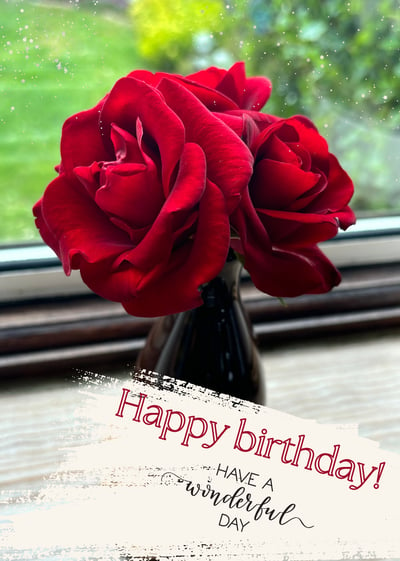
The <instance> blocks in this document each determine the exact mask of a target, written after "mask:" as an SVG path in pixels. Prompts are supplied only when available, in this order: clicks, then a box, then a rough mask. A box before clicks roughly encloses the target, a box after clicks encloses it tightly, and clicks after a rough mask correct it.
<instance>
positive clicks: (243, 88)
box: [128, 62, 272, 112]
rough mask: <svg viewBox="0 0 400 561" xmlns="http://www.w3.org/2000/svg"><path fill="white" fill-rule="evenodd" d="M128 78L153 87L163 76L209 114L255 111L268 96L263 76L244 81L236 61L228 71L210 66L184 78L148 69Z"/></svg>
mask: <svg viewBox="0 0 400 561" xmlns="http://www.w3.org/2000/svg"><path fill="white" fill-rule="evenodd" d="M128 76H131V77H133V78H137V79H138V80H143V81H144V82H146V83H147V84H150V85H152V86H155V87H156V86H157V84H158V83H159V81H160V80H162V79H163V78H165V77H167V78H168V79H169V80H174V81H177V82H179V83H180V84H181V85H183V86H184V87H185V88H186V89H188V90H189V91H190V92H192V93H193V94H194V95H195V96H196V97H197V98H198V99H199V100H200V101H201V102H202V103H203V104H204V105H205V106H206V107H207V108H208V109H209V110H210V111H213V112H229V111H235V110H237V109H244V110H247V111H259V110H260V109H262V107H263V106H264V105H265V103H266V102H267V101H268V99H269V97H270V95H271V89H272V86H271V82H270V80H268V78H264V77H263V76H255V77H250V78H246V72H245V66H244V63H243V62H237V63H236V64H234V65H233V66H232V67H231V68H230V69H229V70H224V69H222V68H216V67H210V68H207V69H206V70H201V71H200V72H196V73H195V74H190V75H188V76H180V75H179V74H167V73H165V72H156V73H155V74H153V73H151V72H149V71H148V70H135V71H133V72H131V73H130V74H129V75H128Z"/></svg>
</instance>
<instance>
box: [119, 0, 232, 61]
mask: <svg viewBox="0 0 400 561" xmlns="http://www.w3.org/2000/svg"><path fill="white" fill-rule="evenodd" d="M222 11H223V4H222V3H221V0H207V1H206V2H205V1H204V0H173V2H172V1H168V0H134V1H133V2H132V4H131V6H130V14H131V18H132V22H133V27H134V32H135V37H136V44H137V49H138V52H139V54H140V55H141V56H142V57H143V58H144V59H145V60H148V61H149V62H150V63H151V64H152V65H154V66H155V67H157V69H162V70H166V71H169V70H175V69H176V67H177V66H180V67H182V66H183V67H184V66H185V61H189V60H190V58H191V54H193V38H194V37H195V36H196V35H197V34H201V33H204V32H207V31H208V30H210V29H212V28H213V26H214V25H215V22H218V20H219V19H220V17H221V14H222ZM189 64H190V63H189Z"/></svg>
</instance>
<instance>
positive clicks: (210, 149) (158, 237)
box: [33, 63, 355, 317]
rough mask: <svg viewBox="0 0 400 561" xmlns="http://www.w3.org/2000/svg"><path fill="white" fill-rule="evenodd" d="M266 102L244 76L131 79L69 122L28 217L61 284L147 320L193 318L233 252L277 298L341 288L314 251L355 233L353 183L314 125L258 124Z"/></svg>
mask: <svg viewBox="0 0 400 561" xmlns="http://www.w3.org/2000/svg"><path fill="white" fill-rule="evenodd" d="M270 92H271V84H270V82H269V80H267V79H266V78H261V77H257V78H247V77H246V75H245V70H244V65H243V63H237V64H235V65H234V66H233V67H232V68H231V69H230V70H228V71H227V70H221V69H217V68H209V69H207V70H204V71H201V72H197V73H195V74H192V75H190V76H187V77H183V76H178V75H173V74H167V73H155V74H152V73H150V72H147V71H134V72H132V73H130V74H129V75H128V76H126V77H124V78H122V79H121V80H119V81H118V82H117V83H116V84H115V85H114V87H113V88H112V90H111V91H110V92H109V93H108V94H107V95H106V96H105V97H104V98H103V99H102V100H101V101H100V102H99V103H98V104H97V105H96V106H95V107H94V108H92V109H90V110H88V111H83V112H81V113H78V114H76V115H74V116H72V117H70V118H69V119H67V121H66V122H65V124H64V126H63V130H62V137H61V163H60V165H59V166H58V167H57V172H58V176H57V177H56V178H55V179H54V180H53V181H52V182H51V183H50V184H49V185H48V187H47V188H46V190H45V192H44V194H43V197H42V198H41V199H40V200H39V201H38V202H37V203H36V205H35V206H34V209H33V212H34V215H35V217H36V224H37V227H38V228H39V230H40V233H41V235H42V237H43V239H44V241H45V242H46V243H47V244H48V245H49V246H50V247H51V248H52V249H53V250H54V251H55V252H56V254H57V255H58V256H59V258H60V259H61V261H62V264H63V267H64V270H65V272H66V274H69V273H70V271H71V269H79V270H80V272H81V275H82V278H83V280H84V282H85V283H86V284H87V285H88V286H89V288H90V289H92V290H93V291H94V292H96V293H97V294H99V295H101V296H103V297H104V298H106V299H109V300H113V301H117V302H121V303H122V305H123V306H124V308H125V309H126V311H127V312H128V313H130V314H132V315H137V316H149V317H150V316H159V315H166V314H170V313H175V312H179V311H183V310H187V309H190V308H194V307H196V306H199V305H201V304H202V299H201V294H200V290H199V288H200V287H201V286H202V285H204V284H205V283H207V282H209V281H210V280H211V279H212V278H214V277H215V276H216V275H217V274H218V273H219V272H220V271H221V269H222V268H223V266H224V263H225V261H226V258H227V255H228V252H229V249H230V248H232V249H234V250H235V251H236V252H237V253H238V254H239V255H240V256H241V258H242V261H243V263H244V266H245V268H246V269H247V270H248V272H249V274H250V275H251V277H252V279H253V281H254V283H255V285H256V286H257V287H258V288H259V289H260V290H262V291H264V292H267V293H268V294H271V295H273V296H281V297H283V296H296V295H299V294H305V293H321V292H326V291H328V290H330V289H331V288H332V287H333V286H335V285H337V284H338V283H339V282H340V276H339V273H338V271H337V270H336V268H335V267H334V266H333V264H332V263H330V261H329V260H328V259H327V258H326V257H325V256H324V254H323V253H322V252H321V250H320V249H319V248H318V247H317V244H318V243H319V242H321V241H323V240H326V239H329V238H331V237H333V236H334V235H335V234H336V233H337V231H338V229H339V227H340V228H347V227H348V226H349V225H350V224H352V223H353V222H354V220H355V219H354V214H353V212H352V211H351V209H350V208H349V206H348V203H349V201H350V199H351V196H352V193H353V185H352V182H351V180H350V178H349V177H348V175H347V174H346V172H345V171H344V170H343V169H342V168H341V167H340V165H339V163H338V161H337V159H336V158H335V156H333V155H332V154H331V153H330V152H329V150H328V147H327V144H326V142H325V140H324V139H323V138H322V137H321V136H320V135H319V133H318V132H317V130H316V128H315V127H314V125H313V124H312V123H311V121H309V120H308V119H306V118H305V117H302V116H297V117H292V118H290V119H280V118H277V117H274V116H271V115H267V114H264V113H261V109H262V107H263V106H264V104H265V103H266V101H267V100H268V98H269V95H270Z"/></svg>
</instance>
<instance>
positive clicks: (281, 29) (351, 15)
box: [0, 0, 400, 243]
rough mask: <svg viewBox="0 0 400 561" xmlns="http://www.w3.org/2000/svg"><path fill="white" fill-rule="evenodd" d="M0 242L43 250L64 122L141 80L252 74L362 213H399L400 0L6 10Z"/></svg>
mask: <svg viewBox="0 0 400 561" xmlns="http://www.w3.org/2000/svg"><path fill="white" fill-rule="evenodd" d="M0 4H1V11H0V14H1V16H0V32H1V33H0V34H1V58H0V194H1V205H0V242H3V243H11V242H16V241H18V242H22V241H29V240H30V241H35V240H36V241H38V240H39V236H38V234H37V232H36V230H35V227H34V224H33V218H32V214H31V207H32V205H33V204H34V203H35V202H36V200H37V199H38V198H39V197H40V196H41V194H42V192H43V190H44V188H45V186H46V185H47V183H48V182H49V181H51V179H52V178H53V177H55V172H54V166H55V165H56V164H57V163H58V162H59V141H60V134H61V127H62V123H63V122H64V120H65V119H66V118H67V117H69V116H70V115H72V114H73V113H75V112H78V111H81V110H84V109H87V108H89V107H92V106H93V105H94V104H95V103H96V102H97V101H98V100H99V99H100V98H101V97H102V96H104V94H105V93H106V92H107V91H108V90H109V89H110V88H111V87H112V85H113V84H114V82H115V81H116V80H117V79H118V78H120V77H121V76H123V75H126V74H127V73H128V72H130V71H131V70H134V69H136V68H147V69H149V70H154V71H155V70H166V71H169V72H178V73H184V74H186V73H191V72H194V71H196V70H199V69H201V68H205V67H207V66H210V65H216V66H221V67H225V68H228V67H229V66H230V65H231V64H233V63H234V62H235V61H237V60H243V61H245V63H246V68H247V73H248V75H256V74H263V75H266V76H268V77H269V78H270V79H271V81H272V83H273V94H272V97H271V99H270V100H269V102H268V103H267V106H266V108H265V111H267V112H269V113H274V114H277V115H282V116H285V117H288V116H290V115H293V114H296V113H302V114H305V115H307V116H308V117H310V118H311V119H312V120H313V121H314V122H315V123H316V124H317V126H318V128H319V130H320V132H321V134H323V135H324V136H325V137H326V138H327V139H328V141H329V144H330V148H331V151H333V152H334V153H335V154H336V155H338V156H339V159H340V161H341V163H342V165H343V167H345V169H346V170H347V171H348V172H349V173H350V175H351V176H352V178H353V179H354V182H355V186H356V194H355V198H354V204H353V206H354V207H355V209H356V211H357V212H358V214H359V215H363V214H367V215H370V214H371V213H372V214H374V215H376V214H385V215H387V214H398V213H399V210H400V181H399V169H400V165H399V164H400V101H399V100H400V10H399V8H400V4H399V2H398V1H397V0H354V1H349V2H344V1H342V0H324V1H323V2H321V1H320V0H310V1H308V2H306V3H304V4H302V3H299V2H296V1H293V0H289V1H280V0H270V1H268V0H237V1H234V2H229V0H226V1H225V2H222V1H221V0H132V2H129V3H128V2H126V1H125V0H114V1H112V0H109V1H105V0H93V1H90V0H81V1H67V0H52V1H49V2H47V1H40V2H37V1H33V0H1V2H0Z"/></svg>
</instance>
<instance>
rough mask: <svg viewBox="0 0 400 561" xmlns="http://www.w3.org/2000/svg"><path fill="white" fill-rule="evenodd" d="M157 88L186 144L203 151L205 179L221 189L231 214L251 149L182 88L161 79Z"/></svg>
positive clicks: (246, 175)
mask: <svg viewBox="0 0 400 561" xmlns="http://www.w3.org/2000/svg"><path fill="white" fill-rule="evenodd" d="M159 88H160V91H161V92H162V93H163V95H164V97H165V100H166V102H167V103H168V105H169V106H170V107H171V108H172V109H173V110H174V111H176V113H177V115H179V117H180V118H181V119H182V121H183V122H184V123H185V132H186V140H187V142H195V143H197V144H199V145H200V146H201V147H202V148H203V150H204V153H205V155H206V159H207V177H208V178H209V179H210V180H211V181H212V182H213V183H215V184H216V185H218V187H219V188H220V189H221V190H222V192H223V193H224V196H225V198H226V201H227V208H228V212H229V213H230V212H232V210H233V209H234V208H235V207H236V206H237V204H238V202H239V200H240V194H241V192H242V191H243V189H244V188H245V187H246V185H247V184H248V181H249V179H250V177H251V173H252V170H253V167H252V163H253V157H252V155H251V152H250V150H249V149H248V148H247V146H246V145H245V144H244V142H242V140H241V139H240V138H238V136H237V135H236V134H235V133H234V132H233V131H232V130H231V129H230V128H229V127H227V126H226V125H225V124H224V123H223V122H222V121H221V120H220V119H218V117H216V116H215V115H213V114H212V113H210V111H208V110H207V109H206V108H205V107H204V106H203V105H202V104H201V103H200V102H199V100H198V99H196V98H195V97H194V96H193V95H192V94H191V93H190V92H188V91H187V90H185V88H183V87H182V86H180V85H179V84H177V83H175V82H172V81H170V80H163V81H162V82H161V83H160V86H159Z"/></svg>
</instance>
